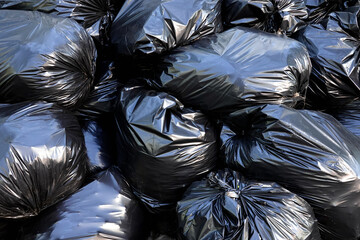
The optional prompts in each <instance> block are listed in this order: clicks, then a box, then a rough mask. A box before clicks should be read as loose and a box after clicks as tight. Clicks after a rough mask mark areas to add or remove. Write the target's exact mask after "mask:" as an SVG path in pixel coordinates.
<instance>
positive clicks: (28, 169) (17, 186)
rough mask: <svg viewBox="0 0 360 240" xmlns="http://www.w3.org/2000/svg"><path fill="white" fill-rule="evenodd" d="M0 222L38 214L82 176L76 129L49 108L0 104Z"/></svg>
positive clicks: (81, 147) (75, 124) (83, 169)
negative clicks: (4, 219)
mask: <svg viewBox="0 0 360 240" xmlns="http://www.w3.org/2000/svg"><path fill="white" fill-rule="evenodd" d="M0 164H1V167H0V174H1V178H0V218H21V217H29V216H34V215H37V214H38V213H39V212H40V211H41V210H43V209H45V208H47V207H49V206H51V205H53V204H55V203H57V202H58V201H60V200H62V199H63V198H65V197H67V196H69V195H70V194H72V193H74V192H75V191H76V190H78V189H79V188H80V187H81V185H82V184H83V181H84V179H85V175H86V173H87V169H88V165H87V156H86V148H85V144H84V137H83V135H82V132H81V128H80V125H79V123H78V121H77V119H76V117H74V116H73V115H71V114H70V113H68V112H66V111H65V110H62V109H60V108H58V107H56V106H55V105H53V104H50V103H19V104H0Z"/></svg>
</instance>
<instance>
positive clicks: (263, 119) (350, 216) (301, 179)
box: [221, 105, 360, 240]
mask: <svg viewBox="0 0 360 240" xmlns="http://www.w3.org/2000/svg"><path fill="white" fill-rule="evenodd" d="M231 117H232V118H233V119H232V120H231V121H229V122H232V123H234V124H233V125H231V126H230V127H231V129H232V130H230V129H229V128H228V127H224V128H223V130H222V134H221V139H222V147H221V149H222V153H223V154H224V157H225V162H226V165H227V166H228V167H230V168H232V169H234V170H239V171H243V172H244V174H246V175H247V176H248V177H251V178H254V179H259V180H266V181H274V182H277V183H278V184H280V185H281V186H283V187H285V188H287V189H288V190H290V191H291V192H293V193H295V194H297V195H299V196H300V197H302V198H304V199H305V200H306V201H307V202H308V203H309V204H310V205H311V206H312V207H313V208H314V212H315V215H316V218H317V220H318V221H319V228H320V232H321V234H322V237H323V238H324V239H342V240H344V239H357V238H359V237H360V192H359V187H360V145H359V143H360V138H359V137H357V136H355V135H354V134H352V133H351V132H349V131H348V130H347V129H346V128H345V127H344V126H342V125H341V124H340V123H339V122H338V121H337V120H336V119H335V118H333V117H332V116H330V115H328V114H325V113H321V112H317V111H310V110H295V109H291V108H287V107H285V106H277V105H264V106H258V107H252V108H247V109H244V110H241V111H238V112H237V113H236V114H233V115H232V116H231ZM235 133H236V134H237V135H236V134H235Z"/></svg>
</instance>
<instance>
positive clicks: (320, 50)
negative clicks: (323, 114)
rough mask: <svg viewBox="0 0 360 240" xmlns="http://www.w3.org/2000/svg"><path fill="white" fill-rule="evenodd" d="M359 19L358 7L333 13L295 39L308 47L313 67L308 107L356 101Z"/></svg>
mask: <svg viewBox="0 0 360 240" xmlns="http://www.w3.org/2000/svg"><path fill="white" fill-rule="evenodd" d="M358 16H359V8H358V7H353V8H351V9H349V11H346V12H336V13H332V14H331V15H330V17H329V18H328V19H326V20H324V21H323V22H322V24H315V25H309V26H308V27H306V28H305V30H303V31H301V33H300V34H299V36H298V37H297V39H298V40H299V41H300V42H302V43H304V44H305V46H306V47H307V49H308V51H309V54H310V58H311V61H312V65H313V69H312V72H311V77H310V83H309V89H308V94H307V102H308V105H309V107H311V108H314V109H328V108H337V107H341V106H343V105H345V104H347V103H349V102H352V101H353V100H356V99H358V98H359V96H360V78H359V71H360V69H359V61H360V41H359V36H360V33H359V31H358V30H359V26H358V25H357V22H358V21H357V19H358ZM350 34H352V35H350Z"/></svg>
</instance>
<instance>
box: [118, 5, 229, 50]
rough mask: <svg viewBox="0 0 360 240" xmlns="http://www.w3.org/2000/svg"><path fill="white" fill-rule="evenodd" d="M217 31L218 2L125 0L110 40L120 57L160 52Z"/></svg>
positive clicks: (219, 27) (219, 10) (219, 20)
mask: <svg viewBox="0 0 360 240" xmlns="http://www.w3.org/2000/svg"><path fill="white" fill-rule="evenodd" d="M221 30H222V20H221V0H136V1H134V0H127V1H126V2H125V3H124V5H123V7H122V8H121V10H120V12H119V13H118V15H117V16H116V18H115V20H114V22H113V24H112V28H111V41H112V43H113V44H114V45H115V46H116V48H117V51H118V53H119V54H123V55H133V54H151V53H162V52H165V51H167V50H170V49H172V48H174V47H176V46H180V45H184V44H187V43H189V42H191V41H194V40H196V39H198V38H200V37H202V36H205V35H208V34H211V33H214V32H219V31H221Z"/></svg>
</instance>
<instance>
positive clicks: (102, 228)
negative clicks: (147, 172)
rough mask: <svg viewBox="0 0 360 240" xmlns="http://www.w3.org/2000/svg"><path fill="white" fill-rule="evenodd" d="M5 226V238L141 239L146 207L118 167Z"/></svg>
mask: <svg viewBox="0 0 360 240" xmlns="http://www.w3.org/2000/svg"><path fill="white" fill-rule="evenodd" d="M4 227H7V230H9V232H8V233H7V234H6V233H4V231H3V232H0V237H2V239H19V240H20V239H26V240H30V239H39V240H40V239H44V240H45V239H46V240H48V239H51V240H52V239H123V240H130V239H134V240H137V239H139V240H140V239H146V238H145V237H146V235H147V230H146V228H145V226H144V209H142V207H141V204H140V203H139V202H138V201H137V200H136V197H135V196H134V195H133V194H132V193H131V191H130V188H129V186H128V184H127V183H126V181H125V180H124V178H123V177H122V175H121V173H120V171H119V170H118V169H117V168H110V169H109V170H106V171H103V172H101V173H99V174H98V176H97V179H96V180H94V181H93V182H91V183H89V184H88V185H86V186H84V187H83V188H82V189H80V190H79V191H78V192H76V193H75V194H74V195H72V196H70V197H69V198H67V199H65V200H64V201H62V202H60V203H59V204H57V205H55V206H53V207H51V208H49V209H47V210H45V211H44V212H42V213H41V214H40V215H39V216H37V217H35V218H33V219H29V220H28V221H26V222H24V223H18V224H16V222H13V223H12V225H9V226H6V225H5V226H4ZM9 227H13V230H12V231H11V230H10V229H11V228H9ZM0 229H1V227H0ZM4 230H5V229H4Z"/></svg>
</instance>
